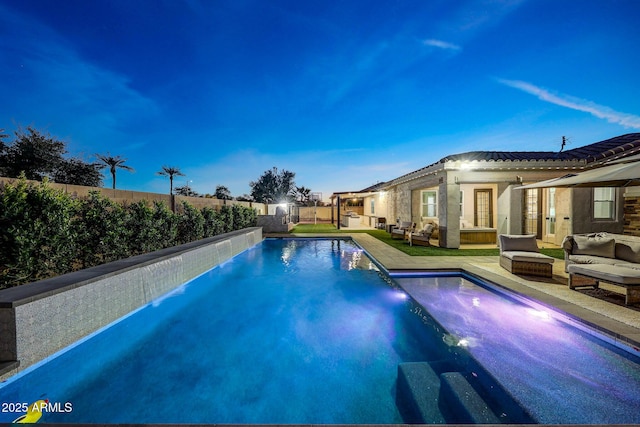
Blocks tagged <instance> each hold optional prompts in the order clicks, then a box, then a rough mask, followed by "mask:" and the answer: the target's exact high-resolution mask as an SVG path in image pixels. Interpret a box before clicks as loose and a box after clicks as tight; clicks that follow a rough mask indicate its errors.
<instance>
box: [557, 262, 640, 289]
mask: <svg viewBox="0 0 640 427" xmlns="http://www.w3.org/2000/svg"><path fill="white" fill-rule="evenodd" d="M569 274H583V275H586V276H589V277H595V278H596V279H600V280H603V281H605V282H609V283H618V284H621V285H640V270H635V269H632V268H625V267H619V266H618V267H616V266H614V265H576V264H573V265H570V266H569Z"/></svg>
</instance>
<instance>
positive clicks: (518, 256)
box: [501, 251, 554, 264]
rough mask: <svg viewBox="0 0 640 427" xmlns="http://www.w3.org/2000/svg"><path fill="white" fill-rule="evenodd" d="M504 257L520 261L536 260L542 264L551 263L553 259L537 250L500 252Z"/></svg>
mask: <svg viewBox="0 0 640 427" xmlns="http://www.w3.org/2000/svg"><path fill="white" fill-rule="evenodd" d="M501 256H503V257H505V258H509V259H510V260H511V261H520V262H537V263H543V264H553V261H554V259H553V258H552V257H550V256H547V255H544V254H541V253H539V252H529V251H507V252H502V255H501Z"/></svg>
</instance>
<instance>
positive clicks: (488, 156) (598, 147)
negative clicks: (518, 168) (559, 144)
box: [436, 133, 640, 163]
mask: <svg viewBox="0 0 640 427" xmlns="http://www.w3.org/2000/svg"><path fill="white" fill-rule="evenodd" d="M638 152H640V133H629V134H626V135H620V136H616V137H615V138H611V139H607V140H605V141H600V142H595V143H593V144H590V145H585V146H584V147H579V148H574V149H572V150H567V151H561V152H554V151H470V152H467V153H459V154H452V155H450V156H446V157H443V158H442V159H440V160H439V161H437V162H436V163H444V162H447V161H455V160H469V161H473V160H477V161H487V162H490V161H528V160H542V161H544V160H565V161H572V160H574V161H575V160H584V161H586V163H592V162H595V161H599V160H600V161H602V160H605V159H608V158H611V157H613V158H621V157H626V156H629V155H631V154H637V153H638Z"/></svg>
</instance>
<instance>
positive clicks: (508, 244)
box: [500, 234, 540, 252]
mask: <svg viewBox="0 0 640 427" xmlns="http://www.w3.org/2000/svg"><path fill="white" fill-rule="evenodd" d="M500 250H501V251H502V252H508V251H521V252H540V249H538V244H537V243H536V236H534V235H524V236H517V235H509V234H501V235H500Z"/></svg>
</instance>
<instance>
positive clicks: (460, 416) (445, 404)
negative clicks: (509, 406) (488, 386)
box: [439, 372, 501, 424]
mask: <svg viewBox="0 0 640 427" xmlns="http://www.w3.org/2000/svg"><path fill="white" fill-rule="evenodd" d="M439 400H440V406H441V407H442V408H443V409H445V411H446V412H447V413H446V414H445V416H446V417H447V418H451V419H452V420H451V421H453V422H456V423H464V424H467V423H471V424H500V423H501V421H500V418H498V417H497V416H496V415H495V414H494V413H493V411H492V410H491V409H490V408H489V406H488V405H487V403H486V402H485V401H484V399H483V398H482V397H480V395H479V394H478V392H477V391H476V390H475V389H474V388H473V387H472V386H471V384H470V383H469V381H467V379H466V378H465V377H464V375H462V374H461V373H460V372H446V373H443V374H441V375H440V397H439Z"/></svg>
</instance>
